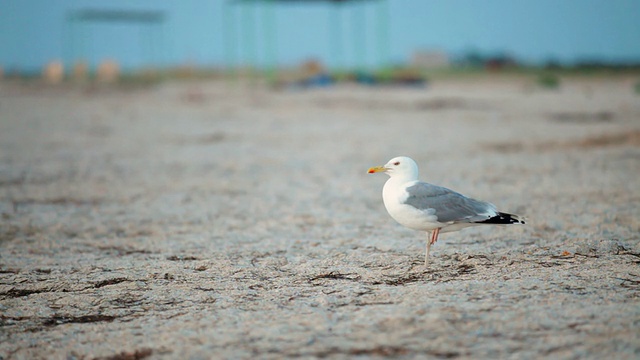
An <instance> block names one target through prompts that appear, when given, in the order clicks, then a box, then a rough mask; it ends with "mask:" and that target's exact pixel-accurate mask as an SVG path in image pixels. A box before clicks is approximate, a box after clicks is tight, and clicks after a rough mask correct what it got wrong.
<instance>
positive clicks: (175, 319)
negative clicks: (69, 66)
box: [0, 77, 640, 359]
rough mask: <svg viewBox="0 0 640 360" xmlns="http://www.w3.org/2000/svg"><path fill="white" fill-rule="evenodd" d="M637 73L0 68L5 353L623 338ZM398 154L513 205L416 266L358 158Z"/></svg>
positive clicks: (322, 348) (220, 352) (551, 349)
mask: <svg viewBox="0 0 640 360" xmlns="http://www.w3.org/2000/svg"><path fill="white" fill-rule="evenodd" d="M632 83H633V79H630V78H622V77H620V78H590V79H587V80H578V79H573V80H571V79H567V80H566V81H563V83H562V88H561V89H560V90H557V91H543V90H538V89H535V88H533V87H531V86H530V80H528V79H526V78H517V77H497V78H489V77H487V78H473V79H469V80H443V81H439V82H438V81H436V82H435V83H434V84H433V85H432V86H431V87H429V88H427V89H402V88H363V87H352V86H341V87H338V88H335V89H321V90H312V91H306V92H287V91H281V92H269V91H266V90H261V89H255V88H254V89H252V90H250V91H249V90H247V88H245V87H243V86H236V87H231V88H230V87H228V86H225V85H226V84H224V83H218V82H191V83H178V82H175V83H173V82H170V83H165V84H162V85H160V86H158V87H155V88H149V89H130V88H129V89H127V88H95V89H93V90H91V91H87V89H85V88H55V87H35V86H31V85H24V84H15V83H11V82H4V83H0V213H1V219H0V221H1V223H0V224H1V229H0V359H33V358H69V359H73V358H78V359H142V358H192V359H199V358H234V359H240V358H255V357H258V358H283V357H308V358H313V357H331V358H353V357H363V358H369V357H390V358H416V357H419V358H496V357H500V358H505V357H518V358H536V357H553V358H616V359H637V358H638V357H639V356H640V301H639V294H640V293H639V290H640V268H639V264H640V237H639V235H638V234H639V233H640V220H639V219H640V210H639V207H638V203H639V201H640V180H638V174H639V173H640V141H639V137H638V134H640V98H639V97H638V96H637V95H635V94H634V93H633V92H632V86H631V84H632ZM193 94H197V96H193ZM603 114H604V115H603ZM396 155H408V156H412V157H413V158H414V159H415V160H416V161H417V162H418V164H419V166H420V168H421V170H422V173H421V179H423V180H426V181H430V182H433V183H436V184H440V185H444V186H447V187H450V188H453V189H455V190H458V191H461V192H463V193H465V194H468V195H470V196H473V197H476V198H479V199H484V200H488V201H491V202H493V203H495V204H496V205H497V206H498V207H499V208H501V209H503V210H504V211H509V212H515V213H521V214H524V215H526V216H527V218H528V220H529V222H528V225H526V226H522V227H502V228H501V227H485V228H475V229H468V230H463V231H460V232H456V233H451V234H444V235H443V236H442V237H441V239H440V240H439V241H438V243H437V244H436V245H435V246H434V247H433V248H432V252H431V256H432V259H431V266H430V267H429V268H428V269H424V268H423V267H422V266H421V265H422V261H423V251H424V244H425V235H424V234H420V233H417V232H413V231H411V230H407V229H405V228H403V227H401V226H400V225H397V224H395V223H394V222H393V221H392V220H391V219H390V218H389V216H388V215H387V214H386V212H385V210H384V207H383V205H382V199H381V190H382V185H383V183H384V181H385V180H386V177H384V176H369V175H367V174H366V170H367V168H368V167H370V166H372V165H378V164H381V163H384V162H386V161H387V160H388V159H389V158H391V157H393V156H396Z"/></svg>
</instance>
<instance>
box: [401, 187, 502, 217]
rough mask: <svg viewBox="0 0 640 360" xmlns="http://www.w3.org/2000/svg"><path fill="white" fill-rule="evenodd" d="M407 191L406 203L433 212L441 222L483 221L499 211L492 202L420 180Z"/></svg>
mask: <svg viewBox="0 0 640 360" xmlns="http://www.w3.org/2000/svg"><path fill="white" fill-rule="evenodd" d="M406 191H407V193H408V197H407V199H406V200H405V201H404V203H405V204H407V205H410V206H413V207H415V208H418V209H420V210H423V211H430V212H433V213H434V215H435V216H436V217H437V218H438V221H439V222H441V223H450V222H470V223H471V222H477V221H483V220H486V219H488V218H490V217H492V216H495V215H496V214H497V213H498V211H497V210H496V207H495V206H494V205H493V204H491V203H488V202H484V201H478V200H475V199H471V198H468V197H466V196H464V195H462V194H459V193H457V192H455V191H453V190H450V189H447V188H445V187H442V186H437V185H432V184H429V183H425V182H418V183H416V184H415V185H412V186H409V187H408V188H407V189H406Z"/></svg>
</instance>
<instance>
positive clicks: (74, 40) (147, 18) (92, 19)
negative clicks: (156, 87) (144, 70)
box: [64, 9, 166, 78]
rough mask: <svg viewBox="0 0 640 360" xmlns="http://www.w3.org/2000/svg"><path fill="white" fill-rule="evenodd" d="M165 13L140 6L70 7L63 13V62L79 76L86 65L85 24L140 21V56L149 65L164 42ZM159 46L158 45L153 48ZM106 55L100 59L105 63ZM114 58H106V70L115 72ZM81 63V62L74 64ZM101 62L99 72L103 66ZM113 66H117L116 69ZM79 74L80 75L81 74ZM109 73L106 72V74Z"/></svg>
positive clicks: (156, 56)
mask: <svg viewBox="0 0 640 360" xmlns="http://www.w3.org/2000/svg"><path fill="white" fill-rule="evenodd" d="M165 20H166V16H165V13H164V12H162V11H143V10H105V9H82V10H75V11H71V12H69V13H68V14H67V17H66V22H65V34H64V46H65V52H66V54H65V62H66V63H68V64H70V66H69V68H70V69H74V75H76V76H83V75H85V74H84V71H86V70H87V68H85V67H89V66H88V63H87V59H86V55H87V54H86V53H85V52H86V51H87V49H86V44H85V40H86V37H87V33H88V32H89V29H88V26H86V25H89V24H96V23H103V24H114V25H115V24H121V23H133V24H139V25H143V26H144V27H143V30H144V31H141V32H140V35H138V36H139V41H140V48H141V49H142V50H143V51H144V52H145V55H144V57H145V58H146V59H147V61H148V62H149V65H153V64H152V63H153V61H154V59H157V58H161V56H158V54H157V53H156V52H158V51H159V53H160V55H162V53H163V49H162V48H163V46H164V42H165V41H164V31H163V29H164V24H165ZM157 48H160V49H157ZM105 61H106V59H102V60H101V61H99V62H101V63H105ZM114 62H116V61H115V60H109V61H108V62H107V63H108V65H106V67H107V68H109V69H110V70H108V71H107V73H109V74H112V75H113V74H119V72H120V67H119V65H118V64H117V63H116V64H114ZM78 64H84V65H78ZM102 66H103V70H102V71H103V72H104V71H105V70H104V66H105V65H102ZM116 69H117V70H116ZM81 74H82V75H81ZM112 75H109V76H107V77H108V78H109V77H110V76H112Z"/></svg>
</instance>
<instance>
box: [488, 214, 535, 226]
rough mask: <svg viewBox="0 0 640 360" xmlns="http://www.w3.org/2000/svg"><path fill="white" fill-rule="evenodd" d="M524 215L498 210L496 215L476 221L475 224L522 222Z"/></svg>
mask: <svg viewBox="0 0 640 360" xmlns="http://www.w3.org/2000/svg"><path fill="white" fill-rule="evenodd" d="M524 220H525V219H524V217H522V216H519V215H514V214H507V213H503V212H499V213H498V215H496V216H494V217H492V218H489V219H487V220H483V221H476V223H477V224H503V225H504V224H524V223H525V222H524Z"/></svg>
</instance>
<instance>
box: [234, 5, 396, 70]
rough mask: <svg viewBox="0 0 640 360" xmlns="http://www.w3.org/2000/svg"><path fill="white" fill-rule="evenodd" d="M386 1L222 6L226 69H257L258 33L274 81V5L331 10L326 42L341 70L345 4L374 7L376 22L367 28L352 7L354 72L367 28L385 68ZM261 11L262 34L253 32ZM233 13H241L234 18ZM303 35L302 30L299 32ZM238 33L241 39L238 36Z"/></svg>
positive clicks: (361, 59)
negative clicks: (316, 6)
mask: <svg viewBox="0 0 640 360" xmlns="http://www.w3.org/2000/svg"><path fill="white" fill-rule="evenodd" d="M387 1H388V0H227V1H226V2H225V3H224V5H223V6H224V11H223V12H224V14H223V16H224V21H225V24H224V29H225V30H226V32H225V34H224V38H225V53H226V54H225V55H226V63H227V68H228V69H229V70H230V71H235V70H236V69H237V68H238V67H239V66H248V67H254V66H257V55H258V46H257V43H258V42H257V41H256V37H257V34H258V33H260V34H261V35H262V37H263V38H262V40H263V42H264V44H265V53H266V54H265V58H266V63H267V65H266V68H267V71H268V73H269V77H270V79H271V80H273V79H274V77H275V71H276V63H277V60H276V57H277V53H276V49H277V46H276V42H277V31H276V26H275V24H276V21H275V16H276V14H275V12H276V5H277V4H287V3H288V4H291V3H297V4H311V3H327V4H328V5H330V6H331V7H332V9H331V15H330V16H329V19H328V23H327V29H328V31H329V39H330V40H329V41H330V46H331V52H332V58H333V59H332V60H333V61H332V62H333V63H334V64H336V65H335V67H336V68H338V69H340V70H344V68H345V61H344V51H343V48H344V44H343V39H345V38H346V36H345V26H344V25H345V24H344V21H343V19H342V18H343V16H342V12H343V11H344V10H345V4H347V3H353V4H355V3H366V4H373V5H376V6H377V11H376V20H375V21H374V22H373V24H370V25H369V24H367V21H366V16H365V15H366V14H365V11H364V8H363V7H362V6H360V7H352V8H351V9H349V10H351V14H350V15H351V19H350V21H349V22H348V23H349V25H351V33H352V39H351V40H352V41H353V43H352V47H353V50H354V52H355V58H356V59H355V62H356V70H363V69H364V68H365V59H366V51H367V47H366V43H367V41H366V38H365V34H366V32H367V25H369V26H370V27H371V28H373V31H374V32H375V36H374V37H375V38H376V40H377V41H376V47H377V56H378V60H379V62H380V63H381V64H384V65H386V64H387V63H388V62H389V9H388V3H387ZM260 7H261V8H262V11H261V13H260V18H261V23H262V24H263V27H264V28H263V29H262V31H257V30H256V10H257V9H259V8H260ZM236 9H239V10H240V12H239V14H237V11H235V10H236ZM237 22H239V23H240V27H241V29H240V30H241V31H236V27H237V26H236V23H237ZM301 31H304V29H301ZM238 32H240V33H241V35H242V38H241V39H240V37H239V36H238ZM236 44H239V45H240V47H241V48H243V51H242V54H243V55H244V58H243V59H241V57H240V56H238V49H236Z"/></svg>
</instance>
